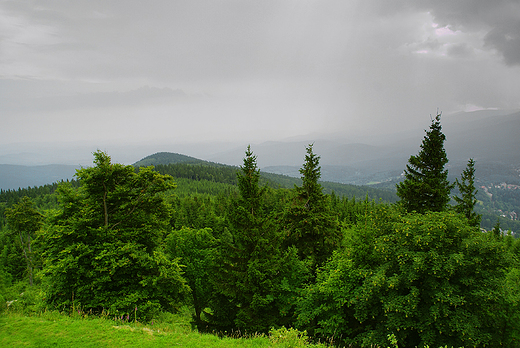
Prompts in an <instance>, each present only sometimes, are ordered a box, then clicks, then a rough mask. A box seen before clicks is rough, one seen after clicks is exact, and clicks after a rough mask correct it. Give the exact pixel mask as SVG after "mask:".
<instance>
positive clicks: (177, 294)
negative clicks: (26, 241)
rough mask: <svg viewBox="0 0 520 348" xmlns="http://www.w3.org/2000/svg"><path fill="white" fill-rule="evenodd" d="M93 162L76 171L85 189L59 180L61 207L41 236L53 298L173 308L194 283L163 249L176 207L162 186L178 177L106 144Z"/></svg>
mask: <svg viewBox="0 0 520 348" xmlns="http://www.w3.org/2000/svg"><path fill="white" fill-rule="evenodd" d="M94 164H95V166H94V167H90V168H82V169H80V170H78V171H77V174H76V176H77V178H78V180H79V181H80V183H81V186H80V187H79V189H77V190H74V189H72V188H71V187H69V186H62V187H61V188H60V190H59V194H60V201H61V206H62V208H61V209H60V210H59V211H58V212H57V213H56V214H55V216H54V217H53V218H52V220H51V226H50V228H49V231H47V232H46V233H42V234H41V236H40V240H41V245H42V247H43V249H44V252H43V257H44V260H45V265H44V269H43V270H44V275H45V280H46V282H47V296H48V297H47V299H48V302H49V303H50V304H53V305H55V306H57V307H60V306H64V305H66V306H69V305H76V306H81V307H82V308H85V309H87V310H89V309H90V310H93V311H94V312H99V313H100V312H102V311H111V312H112V313H134V311H135V312H137V313H138V314H139V315H140V316H141V317H146V316H149V315H151V314H152V313H153V312H156V311H158V310H159V309H160V308H170V309H172V308H173V307H175V306H176V305H177V304H178V302H179V300H180V299H181V298H182V297H183V296H185V294H186V293H187V291H188V290H189V288H188V286H187V285H186V284H185V280H184V279H183V277H182V272H181V268H180V266H179V264H178V263H177V260H170V259H168V258H167V257H166V256H165V255H164V253H163V252H162V241H163V238H164V235H165V232H166V231H167V229H168V223H169V215H170V214H169V207H168V205H167V204H166V203H165V202H164V200H163V198H162V197H161V196H160V195H159V194H160V193H161V192H164V191H166V190H168V189H171V188H173V187H175V184H174V183H173V181H172V178H171V177H169V176H165V175H161V174H159V173H157V172H154V171H153V170H152V168H151V167H148V168H141V169H140V171H139V173H136V172H135V171H134V168H133V167H132V166H124V165H121V164H113V163H111V160H110V157H109V156H108V155H107V154H105V153H103V152H100V151H98V152H95V153H94Z"/></svg>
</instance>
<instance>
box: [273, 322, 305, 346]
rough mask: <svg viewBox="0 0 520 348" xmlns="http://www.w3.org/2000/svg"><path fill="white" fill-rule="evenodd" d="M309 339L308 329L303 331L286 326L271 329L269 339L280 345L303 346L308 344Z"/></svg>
mask: <svg viewBox="0 0 520 348" xmlns="http://www.w3.org/2000/svg"><path fill="white" fill-rule="evenodd" d="M308 340H309V337H308V336H307V332H306V331H303V332H302V331H298V330H296V329H293V328H289V329H286V328H285V327H284V326H282V327H281V328H279V329H274V328H272V329H271V330H269V341H271V343H272V344H275V345H279V346H280V347H285V348H303V347H305V346H306V345H307V341H308Z"/></svg>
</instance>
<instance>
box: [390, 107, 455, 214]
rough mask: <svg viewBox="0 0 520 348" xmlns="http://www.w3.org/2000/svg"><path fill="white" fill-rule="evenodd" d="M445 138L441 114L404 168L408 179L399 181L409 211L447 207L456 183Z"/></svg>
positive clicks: (436, 209) (398, 189) (434, 120)
mask: <svg viewBox="0 0 520 348" xmlns="http://www.w3.org/2000/svg"><path fill="white" fill-rule="evenodd" d="M445 140H446V136H445V135H444V134H443V133H442V127H441V115H440V114H439V115H437V116H436V117H435V119H433V120H432V124H431V126H430V130H429V131H427V132H426V135H425V137H424V139H423V142H422V144H421V151H419V154H418V155H417V156H413V155H412V156H410V159H409V160H408V164H407V165H406V170H405V171H404V174H405V180H404V181H403V182H400V183H398V184H397V195H398V196H399V198H400V199H401V200H400V202H401V204H402V205H403V206H404V207H405V209H406V211H408V212H412V211H415V212H418V213H425V212H427V211H444V210H446V208H447V206H448V203H449V201H450V192H451V189H452V188H453V185H452V184H450V182H449V181H448V171H447V170H445V169H444V166H445V165H446V164H447V163H448V158H447V156H446V151H445V150H444V141H445Z"/></svg>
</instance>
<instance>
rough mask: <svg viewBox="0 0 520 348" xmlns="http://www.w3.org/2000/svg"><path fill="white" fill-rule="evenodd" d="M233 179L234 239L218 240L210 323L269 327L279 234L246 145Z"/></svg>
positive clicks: (220, 327) (273, 319) (224, 327)
mask: <svg viewBox="0 0 520 348" xmlns="http://www.w3.org/2000/svg"><path fill="white" fill-rule="evenodd" d="M237 178H238V191H239V195H238V197H234V198H232V199H233V201H232V204H231V207H230V212H229V216H228V219H229V221H230V226H229V232H230V233H231V236H232V238H231V239H230V240H227V241H226V240H221V245H220V247H219V248H218V250H217V255H216V264H215V266H216V267H215V269H214V271H213V272H212V274H211V278H212V282H213V284H214V286H215V291H214V294H213V298H212V299H211V304H210V307H211V309H212V314H211V315H209V328H210V329H213V330H217V331H221V332H226V331H227V332H228V333H231V330H237V329H239V330H241V331H243V332H244V331H245V332H267V331H268V330H269V329H270V328H271V327H272V326H275V325H276V323H277V320H278V315H279V308H278V304H277V301H276V292H277V291H278V290H277V288H278V283H279V282H280V276H281V272H280V270H281V249H280V242H279V241H280V238H279V236H278V232H277V229H276V228H274V226H273V221H272V219H270V217H269V215H268V212H266V211H265V209H264V205H265V202H264V201H265V193H266V189H267V188H266V187H260V186H259V179H260V171H259V169H258V167H257V162H256V156H255V155H253V153H252V151H251V148H250V147H249V146H248V148H247V151H246V156H245V158H244V164H243V166H242V167H241V168H240V171H239V173H238V174H237Z"/></svg>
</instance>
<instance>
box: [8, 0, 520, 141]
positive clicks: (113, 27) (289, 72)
mask: <svg viewBox="0 0 520 348" xmlns="http://www.w3.org/2000/svg"><path fill="white" fill-rule="evenodd" d="M517 4H518V2H517V1H516V2H515V1H505V0H500V1H480V0H478V1H466V0H463V1H447V0H439V1H433V0H418V1H415V0H414V1H411V0H399V1H382V0H356V1H344V0H325V1H321V0H287V1H278V0H276V1H275V0H266V1H253V0H241V1H236V0H217V1H198V0H190V1H180V0H176V1H166V0H157V1H153V2H151V3H143V2H141V1H135V0H125V1H122V0H110V1H107V0H103V1H102V0H89V1H86V0H78V1H68V0H52V1H51V0H39V1H33V0H31V1H30V0H16V1H0V98H2V102H1V103H0V117H1V118H3V120H2V121H4V123H3V124H4V125H9V127H10V128H8V127H5V126H4V127H3V128H2V130H0V140H1V141H2V142H6V141H15V140H17V139H21V138H22V137H24V136H25V137H26V138H28V139H39V140H43V139H45V138H46V137H49V136H52V137H53V138H56V139H58V138H60V137H65V138H67V139H69V140H70V139H77V138H81V139H84V140H86V141H87V140H91V141H94V140H93V139H96V141H98V140H100V139H101V140H102V139H108V138H110V137H115V138H117V137H118V138H120V139H138V140H139V141H148V140H150V139H158V138H161V139H163V140H164V141H167V140H168V141H169V140H170V139H175V140H178V141H186V139H198V138H200V139H212V140H218V139H217V138H218V137H220V138H225V139H238V138H240V139H242V140H244V141H247V139H250V140H249V141H262V140H270V139H273V138H276V137H283V136H295V135H299V134H307V133H313V132H330V131H341V132H344V133H345V136H346V137H348V135H349V134H362V132H367V131H368V132H371V133H376V132H378V131H379V132H384V131H392V130H395V129H402V128H411V127H421V128H424V127H425V126H427V124H428V122H429V118H428V115H429V114H430V113H433V112H435V110H436V109H437V108H440V109H441V110H442V111H444V112H445V114H449V113H450V112H455V111H460V110H464V109H465V108H468V107H471V108H490V107H493V108H519V107H520V102H519V101H518V98H517V96H518V94H519V93H520V70H519V69H518V66H517V65H518V63H519V61H518V57H519V52H518V48H519V44H518V33H520V29H519V28H518V18H517V17H518V13H519V11H518V10H517ZM515 16H516V17H515ZM496 53H498V54H496ZM143 86H151V87H150V88H149V91H150V93H148V92H146V93H145V90H144V89H141V88H142V87H143ZM177 90H180V91H184V92H185V93H186V95H187V96H188V97H187V99H186V98H184V97H171V96H159V95H158V94H160V93H159V92H161V91H171V92H173V91H177ZM147 93H148V94H147ZM193 95H197V96H201V95H204V97H203V98H198V99H196V100H195V99H194V98H191V96H193ZM6 120H7V121H6ZM22 121H24V122H25V124H29V125H30V126H29V127H25V128H24V125H23V124H22ZM100 123H102V124H104V127H102V128H101V129H100V128H99V127H96V125H97V124H100ZM157 124H164V127H158V126H157ZM16 132H19V133H20V134H24V135H23V136H22V135H20V136H18V135H17V136H15V134H16Z"/></svg>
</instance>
